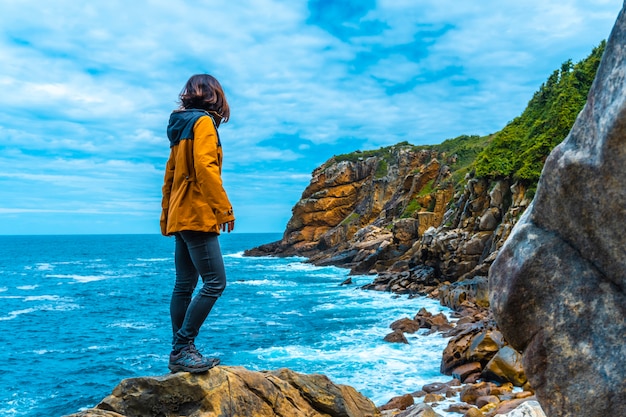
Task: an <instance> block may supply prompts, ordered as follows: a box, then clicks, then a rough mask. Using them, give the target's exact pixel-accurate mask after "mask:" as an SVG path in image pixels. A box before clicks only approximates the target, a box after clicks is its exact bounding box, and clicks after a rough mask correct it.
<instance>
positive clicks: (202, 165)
mask: <svg viewBox="0 0 626 417" xmlns="http://www.w3.org/2000/svg"><path fill="white" fill-rule="evenodd" d="M193 131H194V146H193V158H194V167H195V171H196V181H197V184H198V187H199V188H200V192H201V193H202V197H203V198H204V201H206V202H207V203H208V204H209V206H210V207H211V208H212V209H213V212H214V213H215V218H216V219H217V224H218V225H219V224H223V223H227V222H229V221H231V220H235V216H234V214H233V207H232V205H231V204H230V201H229V200H228V196H227V195H226V191H225V190H224V187H223V185H222V160H221V146H220V145H219V142H218V138H217V131H216V130H215V126H214V125H213V120H211V118H210V117H209V116H203V117H201V118H199V119H198V121H197V122H196V124H195V126H194V128H193Z"/></svg>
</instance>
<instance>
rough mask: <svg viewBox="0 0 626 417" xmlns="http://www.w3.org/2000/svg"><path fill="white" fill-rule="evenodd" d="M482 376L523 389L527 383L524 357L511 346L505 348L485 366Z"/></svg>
mask: <svg viewBox="0 0 626 417" xmlns="http://www.w3.org/2000/svg"><path fill="white" fill-rule="evenodd" d="M482 376H483V377H484V378H485V379H487V380H489V381H499V382H512V383H513V385H515V386H517V387H521V386H523V385H524V384H525V383H526V375H525V373H524V368H523V366H522V355H521V354H520V353H519V352H518V351H516V350H515V349H513V348H512V347H511V346H503V347H502V348H501V349H499V350H498V351H497V353H496V354H495V356H494V357H493V358H491V360H490V361H489V363H487V365H486V366H485V369H484V370H483V373H482Z"/></svg>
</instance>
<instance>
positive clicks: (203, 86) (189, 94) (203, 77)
mask: <svg viewBox="0 0 626 417" xmlns="http://www.w3.org/2000/svg"><path fill="white" fill-rule="evenodd" d="M179 99H180V104H181V106H182V107H183V108H184V109H201V110H206V111H208V112H209V113H212V114H214V115H215V116H217V117H218V119H217V120H216V121H215V122H216V123H217V124H218V125H219V124H220V122H224V123H226V122H228V119H229V118H230V107H229V106H228V102H227V101H226V95H225V94H224V90H223V89H222V86H221V85H220V83H219V81H217V80H216V79H215V77H213V76H211V75H209V74H196V75H192V76H191V78H189V81H187V84H185V87H184V88H183V89H182V91H181V92H180V95H179Z"/></svg>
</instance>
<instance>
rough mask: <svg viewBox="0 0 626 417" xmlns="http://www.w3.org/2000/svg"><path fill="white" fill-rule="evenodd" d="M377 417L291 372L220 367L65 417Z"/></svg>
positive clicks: (126, 389) (121, 392) (168, 379)
mask: <svg viewBox="0 0 626 417" xmlns="http://www.w3.org/2000/svg"><path fill="white" fill-rule="evenodd" d="M139 416H141V417H148V416H154V417H157V416H158V417H161V416H162V417H173V416H190V417H191V416H197V417H200V416H202V417H209V416H215V417H217V416H224V417H226V416H228V417H231V416H232V417H243V416H255V417H270V416H271V417H276V416H278V417H280V416H283V417H288V416H289V417H291V416H294V417H295V416H302V417H305V416H306V417H379V416H380V412H379V411H378V409H377V408H376V406H375V405H374V403H373V402H372V401H371V400H369V399H368V398H366V397H364V396H363V395H361V394H360V393H359V392H358V391H356V390H355V389H354V388H352V387H350V386H347V385H339V384H334V383H333V382H332V381H331V380H330V379H329V378H328V377H326V376H324V375H318V374H311V375H305V374H299V373H296V372H294V371H291V370H289V369H279V370H276V371H261V372H255V371H250V370H247V369H245V368H243V367H226V366H218V367H215V368H213V369H211V370H210V371H209V372H207V373H204V374H190V373H187V372H180V373H176V374H168V375H164V376H155V377H140V378H130V379H125V380H123V381H122V382H121V383H120V384H119V385H118V386H117V387H116V388H115V389H114V390H113V393H112V394H111V395H109V396H108V397H106V398H105V399H103V400H102V401H101V402H100V403H99V404H98V405H97V406H96V407H95V408H91V409H88V410H84V411H81V412H79V413H76V414H71V415H70V416H66V417H139Z"/></svg>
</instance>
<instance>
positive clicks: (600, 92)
mask: <svg viewBox="0 0 626 417" xmlns="http://www.w3.org/2000/svg"><path fill="white" fill-rule="evenodd" d="M625 68H626V15H625V12H624V9H622V11H621V12H620V15H619V17H618V19H617V22H616V24H615V27H614V28H613V31H612V33H611V35H610V38H609V40H608V44H607V46H606V50H605V52H604V56H603V58H602V61H601V63H600V67H599V68H598V71H597V75H596V78H595V81H594V83H593V85H592V87H591V90H590V92H589V96H588V99H587V103H586V105H585V107H584V108H583V110H582V112H581V113H580V114H579V116H578V119H577V120H576V123H575V124H574V126H573V128H572V130H571V132H570V133H569V135H568V136H567V138H566V139H565V140H564V141H563V142H562V143H561V144H560V145H559V146H557V147H556V148H555V149H554V150H553V151H552V153H551V154H550V156H549V157H548V159H547V160H546V163H545V166H544V168H543V172H542V175H541V179H540V180H539V185H538V188H537V193H536V195H535V198H534V201H533V203H532V206H531V207H530V208H529V209H528V210H527V211H526V212H525V213H524V215H523V216H522V218H521V220H520V221H519V222H518V223H517V225H516V226H515V228H514V230H513V232H512V234H511V236H510V237H509V239H508V240H507V242H506V243H505V245H504V246H503V247H502V249H501V250H500V253H499V255H498V257H497V259H496V261H495V262H494V263H493V265H492V267H491V270H490V273H489V284H490V299H491V305H492V307H493V310H494V315H495V318H496V320H497V323H498V325H499V327H500V329H501V330H502V333H503V334H504V336H505V338H506V340H507V341H508V342H510V343H511V345H513V347H514V348H515V349H517V350H518V351H520V352H523V359H522V361H523V365H524V369H525V371H526V374H527V376H528V379H529V381H530V383H531V385H532V386H533V388H534V389H535V392H536V395H537V398H538V399H539V402H540V403H541V405H542V407H543V409H544V410H545V411H546V414H547V415H549V416H551V417H558V416H570V415H576V416H578V417H586V416H589V417H591V416H617V415H626V389H625V385H624V375H626V361H625V360H624V358H625V357H626V343H624V335H626V321H625V317H626V295H625V294H624V291H625V288H626V252H625V249H624V248H626V233H624V220H625V219H626V187H625V186H624V184H626V169H624V167H625V166H626V71H625V70H624V69H625Z"/></svg>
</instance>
